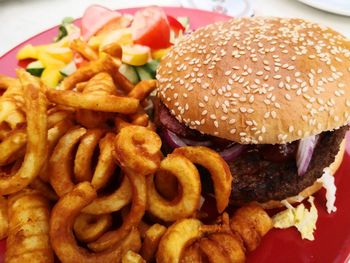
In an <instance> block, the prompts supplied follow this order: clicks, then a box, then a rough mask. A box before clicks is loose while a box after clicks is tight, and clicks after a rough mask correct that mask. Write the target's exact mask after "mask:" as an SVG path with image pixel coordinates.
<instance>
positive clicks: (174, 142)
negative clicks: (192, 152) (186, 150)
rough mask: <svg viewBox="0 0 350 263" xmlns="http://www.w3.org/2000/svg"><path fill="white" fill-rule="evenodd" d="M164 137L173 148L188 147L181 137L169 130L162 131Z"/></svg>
mask: <svg viewBox="0 0 350 263" xmlns="http://www.w3.org/2000/svg"><path fill="white" fill-rule="evenodd" d="M162 137H163V139H164V140H165V142H166V144H167V145H168V146H170V147H171V148H178V147H182V146H187V144H186V143H185V142H184V141H183V140H182V139H181V138H180V137H179V136H177V135H176V134H175V133H173V132H172V131H170V130H168V129H162Z"/></svg>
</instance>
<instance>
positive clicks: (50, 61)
mask: <svg viewBox="0 0 350 263" xmlns="http://www.w3.org/2000/svg"><path fill="white" fill-rule="evenodd" d="M38 59H39V61H40V62H41V63H42V64H43V65H44V67H45V68H48V67H50V68H57V69H61V68H63V67H64V66H65V63H64V62H63V61H61V60H58V59H56V58H54V57H53V56H52V55H51V54H48V53H46V52H40V53H39V55H38Z"/></svg>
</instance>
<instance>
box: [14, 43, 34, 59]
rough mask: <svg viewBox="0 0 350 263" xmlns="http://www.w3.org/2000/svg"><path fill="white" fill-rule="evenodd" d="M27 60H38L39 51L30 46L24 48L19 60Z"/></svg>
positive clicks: (20, 51) (18, 54)
mask: <svg viewBox="0 0 350 263" xmlns="http://www.w3.org/2000/svg"><path fill="white" fill-rule="evenodd" d="M27 58H33V59H37V58H38V51H37V49H36V48H35V47H33V46H32V45H30V44H29V45H25V46H24V47H22V48H21V49H20V50H19V51H18V53H17V59H18V60H22V59H27Z"/></svg>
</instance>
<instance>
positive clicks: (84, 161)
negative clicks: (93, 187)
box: [74, 129, 105, 182]
mask: <svg viewBox="0 0 350 263" xmlns="http://www.w3.org/2000/svg"><path fill="white" fill-rule="evenodd" d="M104 133H105V131H104V130H103V129H91V130H88V131H87V132H86V134H85V135H84V136H83V137H82V138H81V139H80V143H79V146H78V149H77V152H76V155H75V159H74V177H75V181H77V182H84V181H89V182H90V181H91V179H92V176H93V171H92V168H93V167H92V163H93V160H92V157H93V154H94V152H95V149H96V146H97V145H98V143H99V141H100V139H101V138H102V136H103V135H104Z"/></svg>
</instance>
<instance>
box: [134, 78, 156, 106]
mask: <svg viewBox="0 0 350 263" xmlns="http://www.w3.org/2000/svg"><path fill="white" fill-rule="evenodd" d="M156 88H157V81H156V80H154V79H149V80H141V81H140V82H139V83H137V84H136V86H135V87H134V88H133V89H132V90H131V91H130V92H129V94H128V97H130V98H135V99H138V100H140V101H142V100H144V99H145V98H147V97H148V96H149V95H150V94H151V92H152V91H154V90H155V89H156Z"/></svg>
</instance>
